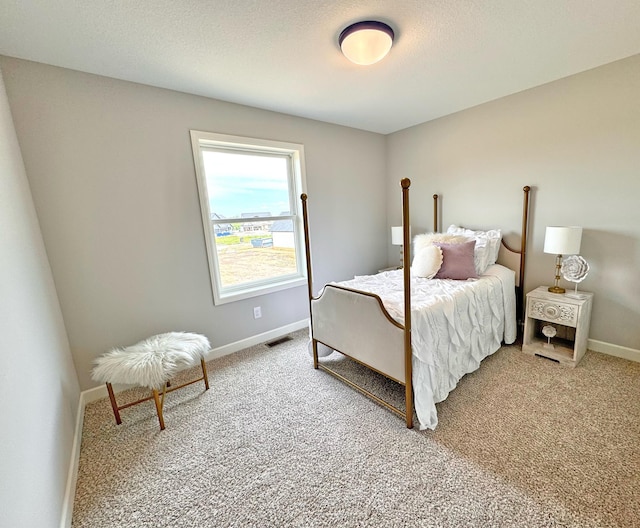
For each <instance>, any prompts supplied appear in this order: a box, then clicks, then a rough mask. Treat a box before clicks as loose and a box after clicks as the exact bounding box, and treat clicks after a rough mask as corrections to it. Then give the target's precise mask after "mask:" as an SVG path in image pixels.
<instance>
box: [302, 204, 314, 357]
mask: <svg viewBox="0 0 640 528" xmlns="http://www.w3.org/2000/svg"><path fill="white" fill-rule="evenodd" d="M300 200H302V223H303V226H304V250H305V252H306V257H307V258H306V261H307V291H308V293H309V325H310V326H311V347H312V349H313V368H314V369H317V368H318V342H317V341H316V340H315V339H314V338H313V310H312V309H311V301H312V300H313V277H312V275H311V269H312V268H311V248H310V244H309V216H308V212H307V195H306V194H304V193H303V194H301V195H300Z"/></svg>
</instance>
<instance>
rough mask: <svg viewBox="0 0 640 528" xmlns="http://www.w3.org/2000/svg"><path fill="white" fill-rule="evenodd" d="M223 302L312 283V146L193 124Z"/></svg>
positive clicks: (207, 232) (217, 298)
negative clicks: (307, 247) (307, 201)
mask: <svg viewBox="0 0 640 528" xmlns="http://www.w3.org/2000/svg"><path fill="white" fill-rule="evenodd" d="M191 143H192V146H193V157H194V161H195V167H196V176H197V181H198V192H199V195H200V209H201V210H202V222H203V225H204V236H205V241H206V247H207V255H208V258H209V270H210V273H211V285H212V288H213V298H214V303H215V304H223V303H227V302H230V301H236V300H239V299H246V298H249V297H254V296H256V295H263V294H265V293H270V292H274V291H278V290H282V289H285V288H291V287H294V286H300V285H302V284H305V281H306V278H305V266H304V240H303V227H302V218H301V215H300V207H301V206H300V194H301V193H302V192H304V151H303V146H302V145H298V144H295V143H282V142H279V141H268V140H262V139H252V138H244V137H237V136H228V135H224V134H213V133H208V132H199V131H196V130H192V131H191Z"/></svg>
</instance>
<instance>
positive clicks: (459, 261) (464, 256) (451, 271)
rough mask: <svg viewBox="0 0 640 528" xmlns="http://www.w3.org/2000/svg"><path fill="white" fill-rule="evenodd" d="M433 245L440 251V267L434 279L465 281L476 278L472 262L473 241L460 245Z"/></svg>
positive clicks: (436, 243) (474, 243) (439, 243)
mask: <svg viewBox="0 0 640 528" xmlns="http://www.w3.org/2000/svg"><path fill="white" fill-rule="evenodd" d="M434 245H436V246H438V247H439V248H440V249H441V250H442V266H440V269H439V270H438V273H436V276H435V277H434V279H455V280H467V279H477V278H478V275H477V273H476V267H475V264H474V261H473V250H474V248H475V246H476V241H475V240H470V241H469V242H464V243H462V244H446V243H444V242H435V243H434Z"/></svg>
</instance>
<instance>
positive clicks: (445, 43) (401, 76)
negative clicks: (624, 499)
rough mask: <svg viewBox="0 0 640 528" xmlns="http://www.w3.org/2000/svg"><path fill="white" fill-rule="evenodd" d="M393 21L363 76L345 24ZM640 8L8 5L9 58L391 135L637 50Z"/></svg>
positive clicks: (632, 3) (498, 2) (301, 2)
mask: <svg viewBox="0 0 640 528" xmlns="http://www.w3.org/2000/svg"><path fill="white" fill-rule="evenodd" d="M364 19H377V20H381V21H383V22H386V23H388V24H389V25H391V26H392V27H393V29H394V30H395V33H396V41H395V44H394V46H393V48H392V50H391V52H390V54H389V55H388V56H387V58H386V59H384V60H383V61H381V62H379V63H377V64H375V65H373V66H356V65H355V64H351V63H350V62H348V61H347V60H346V59H345V58H344V57H343V56H342V54H341V53H340V51H339V49H338V46H337V39H338V35H339V33H340V31H341V30H342V29H343V28H344V27H345V26H347V25H348V24H350V23H352V22H355V21H358V20H364ZM639 28H640V0H275V1H267V0H209V1H204V0H82V1H81V2H78V1H75V0H0V54H2V55H8V56H12V57H19V58H23V59H29V60H33V61H37V62H43V63H47V64H53V65H56V66H63V67H65V68H71V69H74V70H80V71H85V72H90V73H96V74H100V75H106V76H109V77H115V78H118V79H126V80H129V81H134V82H139V83H144V84H150V85H153V86H160V87H164V88H170V89H173V90H179V91H182V92H187V93H192V94H198V95H203V96H207V97H213V98H216V99H222V100H225V101H231V102H236V103H241V104H246V105H250V106H255V107H259V108H265V109H269V110H275V111H278V112H284V113H287V114H293V115H297V116H303V117H308V118H312V119H319V120H321V121H327V122H331V123H337V124H341V125H346V126H351V127H355V128H360V129H364V130H371V131H374V132H380V133H385V134H386V133H390V132H394V131H396V130H400V129H403V128H406V127H409V126H412V125H415V124H418V123H422V122H424V121H428V120H431V119H435V118H437V117H441V116H443V115H447V114H450V113H453V112H456V111H459V110H463V109H465V108H469V107H471V106H475V105H477V104H480V103H483V102H486V101H490V100H493V99H497V98H499V97H503V96H505V95H508V94H512V93H515V92H519V91H522V90H525V89H527V88H531V87H534V86H538V85H540V84H544V83H547V82H550V81H553V80H556V79H559V78H562V77H566V76H568V75H571V74H574V73H578V72H581V71H584V70H587V69H590V68H594V67H597V66H600V65H602V64H606V63H608V62H612V61H614V60H618V59H621V58H624V57H628V56H631V55H634V54H637V53H640V29H639Z"/></svg>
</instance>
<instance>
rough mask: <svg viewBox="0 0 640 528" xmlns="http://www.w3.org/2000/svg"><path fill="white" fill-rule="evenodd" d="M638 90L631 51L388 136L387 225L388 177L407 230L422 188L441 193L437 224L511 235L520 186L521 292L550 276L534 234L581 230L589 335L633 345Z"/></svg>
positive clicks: (637, 286)
mask: <svg viewBox="0 0 640 528" xmlns="http://www.w3.org/2000/svg"><path fill="white" fill-rule="evenodd" d="M639 94H640V55H636V56H634V57H631V58H629V59H626V60H622V61H618V62H615V63H612V64H609V65H606V66H603V67H600V68H597V69H594V70H591V71H588V72H584V73H581V74H579V75H575V76H572V77H569V78H566V79H563V80H560V81H557V82H553V83H550V84H547V85H544V86H541V87H538V88H534V89H531V90H528V91H525V92H522V93H519V94H516V95H513V96H510V97H505V98H503V99H499V100H497V101H494V102H491V103H487V104H484V105H481V106H478V107H475V108H472V109H470V110H466V111H464V112H460V113H457V114H454V115H451V116H448V117H445V118H442V119H438V120H436V121H432V122H429V123H424V124H422V125H418V126H416V127H412V128H410V129H406V130H403V131H400V132H397V133H395V134H392V135H390V136H388V160H387V163H388V167H389V176H388V181H387V189H388V192H389V194H390V199H389V201H388V224H389V225H394V224H397V223H398V221H399V219H400V202H399V200H398V199H396V195H395V193H394V194H392V193H393V192H394V191H395V189H396V188H397V180H399V179H400V178H401V177H409V178H411V179H412V181H413V185H412V200H411V203H412V225H413V227H414V233H415V232H419V231H424V230H431V229H432V220H431V219H432V212H431V211H432V208H431V198H430V197H431V195H432V194H433V193H442V195H443V224H444V226H445V228H446V226H447V225H449V224H451V223H460V224H463V225H469V226H478V227H480V226H485V227H492V226H502V227H503V228H505V227H506V230H507V231H508V232H512V233H513V232H519V222H520V220H519V218H520V211H521V194H522V193H521V189H522V187H523V186H524V185H527V184H528V185H531V186H532V187H533V188H534V191H533V198H532V205H533V212H532V216H531V223H530V229H531V231H530V235H531V239H530V243H529V258H528V268H527V270H528V271H527V273H528V275H527V278H526V284H525V286H526V291H529V290H532V289H533V288H535V287H536V286H538V285H540V284H549V283H550V282H552V281H553V275H554V257H553V256H552V255H547V254H545V253H543V251H542V248H543V243H544V232H545V227H546V226H548V225H579V226H583V228H584V234H583V238H582V248H581V254H582V256H583V257H584V258H585V259H586V260H587V261H588V262H589V264H590V266H591V271H590V274H589V276H588V277H587V278H586V279H585V280H584V282H582V283H581V284H580V286H579V287H580V288H581V289H584V290H587V291H593V292H595V300H594V312H593V317H592V321H591V332H590V334H591V335H590V337H591V338H592V339H596V340H600V341H604V342H607V343H612V344H615V345H620V346H624V347H630V348H633V349H640V276H639V274H638V268H639V264H640V205H639V204H640V96H639ZM393 258H395V250H394V249H391V248H389V259H390V260H393ZM563 285H565V286H566V287H573V285H572V284H570V283H567V282H564V281H563Z"/></svg>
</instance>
